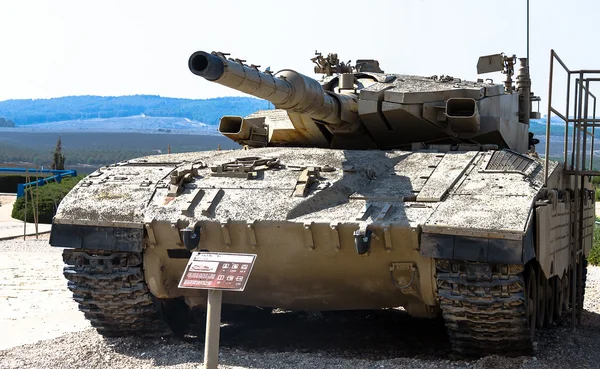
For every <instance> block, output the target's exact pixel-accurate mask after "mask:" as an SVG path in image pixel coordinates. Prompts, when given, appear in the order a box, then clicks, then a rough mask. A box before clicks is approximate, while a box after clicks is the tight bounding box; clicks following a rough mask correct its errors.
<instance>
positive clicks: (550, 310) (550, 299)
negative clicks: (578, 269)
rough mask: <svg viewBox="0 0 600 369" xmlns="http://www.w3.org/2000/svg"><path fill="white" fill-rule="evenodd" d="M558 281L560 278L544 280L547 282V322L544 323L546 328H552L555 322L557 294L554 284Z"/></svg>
mask: <svg viewBox="0 0 600 369" xmlns="http://www.w3.org/2000/svg"><path fill="white" fill-rule="evenodd" d="M556 279H558V277H552V278H550V279H546V278H544V280H545V281H546V321H545V322H544V326H545V327H549V326H551V325H552V323H553V322H554V298H555V297H554V295H555V294H556V293H555V291H556V290H555V289H554V284H555V280H556Z"/></svg>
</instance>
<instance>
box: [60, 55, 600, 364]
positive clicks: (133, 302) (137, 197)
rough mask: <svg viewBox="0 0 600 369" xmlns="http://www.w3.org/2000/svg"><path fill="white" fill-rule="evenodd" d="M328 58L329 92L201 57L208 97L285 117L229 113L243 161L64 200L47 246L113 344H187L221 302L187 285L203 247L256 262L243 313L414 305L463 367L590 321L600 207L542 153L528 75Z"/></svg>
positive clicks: (164, 169)
mask: <svg viewBox="0 0 600 369" xmlns="http://www.w3.org/2000/svg"><path fill="white" fill-rule="evenodd" d="M312 61H313V63H314V64H315V72H316V74H318V75H320V76H318V77H317V78H316V79H314V78H311V77H308V76H306V75H303V74H301V73H298V72H296V71H293V70H289V69H284V70H281V71H279V72H277V73H273V72H271V71H270V70H268V69H267V70H264V71H261V70H260V69H259V68H260V66H257V65H247V64H245V61H244V60H240V59H233V58H229V57H228V54H224V53H220V52H212V53H208V52H203V51H198V52H195V53H193V54H192V55H191V56H190V58H189V60H188V66H189V69H190V71H191V72H192V73H193V74H195V75H197V76H199V77H201V78H199V80H198V84H199V85H200V86H204V87H206V88H210V86H211V83H217V84H221V85H224V86H227V87H229V88H232V89H235V90H237V91H241V92H243V93H246V94H249V95H252V96H255V97H258V98H261V99H265V100H268V101H270V102H271V103H272V104H273V106H274V109H271V110H263V111H257V112H255V113H253V114H251V115H249V116H246V117H239V116H224V117H222V119H221V121H220V124H219V131H220V132H221V134H223V135H224V136H226V137H229V138H230V139H232V140H233V141H235V142H237V143H239V144H240V149H236V150H215V151H204V152H190V153H181V154H167V155H153V156H147V157H143V158H138V159H133V160H128V161H124V162H120V163H115V164H112V165H109V166H105V167H102V168H100V169H98V170H97V171H95V172H94V173H92V174H91V175H89V176H88V177H86V178H85V179H84V180H82V181H81V182H80V183H79V184H78V185H77V186H76V187H75V188H74V189H73V190H72V191H71V192H70V193H69V194H68V195H67V196H66V197H65V198H64V199H63V200H62V202H61V203H60V206H59V207H58V210H57V214H56V216H55V217H54V220H53V226H52V233H51V237H50V244H51V245H52V246H56V247H63V248H65V249H64V253H63V258H64V262H65V264H66V267H65V270H64V274H65V277H66V278H67V280H68V287H69V289H71V290H72V291H73V297H74V299H75V300H76V301H77V302H78V303H79V307H80V309H81V310H82V311H83V312H84V313H85V316H86V318H87V319H89V320H90V321H91V323H92V325H93V326H94V327H96V329H97V330H98V332H99V333H101V334H103V335H107V336H113V335H164V334H169V333H170V332H171V331H174V332H175V333H178V334H179V333H182V332H185V330H186V329H187V328H186V324H185V322H186V321H190V322H192V321H193V320H194V317H195V316H197V313H198V312H202V311H204V309H205V307H206V303H207V293H206V291H205V290H194V289H182V288H178V283H179V280H180V278H181V276H182V274H183V271H184V269H185V267H186V264H187V262H188V259H189V258H190V256H191V253H192V252H194V251H200V250H204V251H210V252H234V253H251V254H256V255H257V258H256V263H255V266H254V269H253V272H252V276H251V278H250V280H249V281H248V283H247V286H246V288H245V290H244V291H243V292H224V293H223V302H224V303H226V304H229V305H231V306H260V307H265V308H282V309H290V310H300V311H340V310H357V309H386V308H397V307H402V308H404V309H405V310H406V311H407V312H408V313H409V314H411V315H412V316H414V317H417V318H430V319H436V318H440V317H441V318H443V320H444V323H445V325H446V327H447V330H448V336H449V339H450V342H451V345H452V350H453V351H454V352H456V353H458V354H463V355H488V354H494V353H499V354H502V355H519V354H527V353H530V352H531V350H532V347H533V346H532V344H533V338H534V334H535V331H536V328H544V327H547V326H549V325H552V324H554V323H555V322H558V321H560V320H561V319H563V318H564V316H565V313H566V312H569V313H570V314H571V313H573V316H575V314H579V313H580V311H581V309H582V301H583V289H584V284H585V273H584V271H585V265H586V261H585V260H586V258H585V257H586V255H587V254H588V252H589V250H590V248H591V244H592V233H593V220H594V216H595V214H594V199H595V196H594V192H593V190H592V187H591V184H590V182H589V177H584V176H577V175H575V174H568V173H569V172H567V171H565V168H564V165H563V163H558V162H553V161H549V163H548V165H547V168H545V165H544V161H543V160H542V159H541V158H540V157H538V155H537V154H536V151H535V144H536V143H538V140H537V139H535V138H533V137H532V135H531V134H530V133H529V125H530V117H538V116H539V115H538V113H536V112H532V108H531V107H532V101H536V100H539V99H538V98H537V97H535V96H534V94H533V93H532V92H531V91H530V85H531V80H530V76H529V67H528V65H527V60H526V59H524V58H521V59H519V60H517V58H516V57H515V56H507V55H504V54H497V55H488V56H485V57H482V58H480V60H479V62H478V64H477V68H478V72H479V73H487V72H494V71H502V72H503V73H504V74H506V80H505V81H503V82H502V83H494V82H493V81H491V80H489V79H488V80H482V79H481V80H477V81H466V80H462V79H459V78H454V77H451V76H448V75H432V76H414V75H403V74H395V73H386V72H384V71H383V70H382V69H381V67H380V65H379V62H378V61H377V60H374V59H359V60H357V61H356V63H354V64H352V63H351V62H347V63H344V62H340V61H339V59H338V56H337V55H336V54H329V55H328V56H326V57H325V56H323V55H321V54H319V53H317V54H316V55H315V57H314V58H312ZM516 64H519V67H518V70H517V75H516V78H515V80H514V81H513V78H512V77H513V76H514V74H515V71H514V70H515V65H516ZM577 186H579V187H577ZM577 188H579V189H580V191H581V192H580V193H581V197H578V196H575V195H574V194H575V193H578V191H575V190H573V189H577ZM576 209H578V210H579V212H580V214H582V218H580V219H583V222H582V224H584V225H585V227H582V228H581V233H580V236H579V238H578V239H577V242H575V243H574V241H573V236H572V235H573V232H575V231H574V230H573V231H571V230H572V229H575V227H574V224H575V223H574V221H573V219H574V218H573V214H575V212H576V211H575V210H576ZM576 246H577V247H576ZM577 276H583V278H578V277H577ZM182 322H183V323H182ZM398 329H402V327H398Z"/></svg>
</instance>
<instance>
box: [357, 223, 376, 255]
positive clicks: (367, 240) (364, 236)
mask: <svg viewBox="0 0 600 369" xmlns="http://www.w3.org/2000/svg"><path fill="white" fill-rule="evenodd" d="M371 235H372V232H371V230H369V229H367V230H366V231H364V233H363V231H360V230H356V231H354V246H356V252H357V253H358V255H364V254H366V253H367V252H369V250H370V249H371Z"/></svg>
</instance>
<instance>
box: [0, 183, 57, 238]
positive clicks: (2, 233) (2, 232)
mask: <svg viewBox="0 0 600 369" xmlns="http://www.w3.org/2000/svg"><path fill="white" fill-rule="evenodd" d="M16 199H17V196H16V195H15V194H4V193H3V194H0V240H6V239H10V238H16V237H19V236H21V237H22V236H23V234H24V232H23V228H24V227H25V226H24V223H23V222H22V221H20V220H17V219H13V218H12V217H11V213H12V207H13V203H14V202H15V200H16ZM51 228H52V225H51V224H38V232H37V233H38V234H43V233H48V232H50V229H51ZM35 233H36V232H35V224H34V223H27V226H26V232H25V235H27V236H33V235H35Z"/></svg>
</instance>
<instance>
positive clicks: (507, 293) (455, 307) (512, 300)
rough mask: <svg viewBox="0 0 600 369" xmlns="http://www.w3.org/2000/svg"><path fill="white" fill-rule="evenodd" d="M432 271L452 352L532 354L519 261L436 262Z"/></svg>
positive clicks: (466, 353) (467, 354)
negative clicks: (514, 263) (433, 271)
mask: <svg viewBox="0 0 600 369" xmlns="http://www.w3.org/2000/svg"><path fill="white" fill-rule="evenodd" d="M436 269H437V287H438V298H439V301H440V305H441V308H442V313H443V317H444V320H445V322H446V327H447V329H448V335H449V338H450V342H451V344H452V350H453V351H454V352H455V353H457V354H459V355H465V356H483V355H491V354H502V355H508V356H514V355H524V354H529V353H531V351H532V346H533V342H532V337H531V331H530V328H529V324H528V319H527V310H526V309H527V306H528V304H526V300H525V299H526V296H525V280H524V277H523V274H524V267H523V266H522V265H506V264H487V263H470V262H461V261H450V260H437V261H436Z"/></svg>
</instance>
